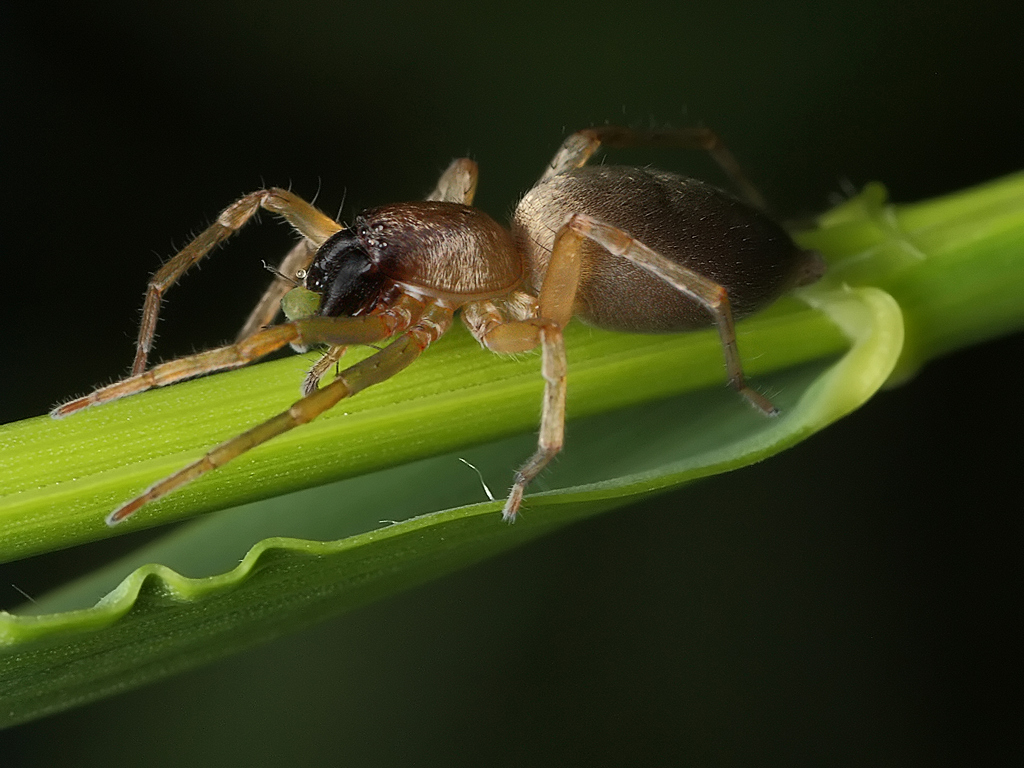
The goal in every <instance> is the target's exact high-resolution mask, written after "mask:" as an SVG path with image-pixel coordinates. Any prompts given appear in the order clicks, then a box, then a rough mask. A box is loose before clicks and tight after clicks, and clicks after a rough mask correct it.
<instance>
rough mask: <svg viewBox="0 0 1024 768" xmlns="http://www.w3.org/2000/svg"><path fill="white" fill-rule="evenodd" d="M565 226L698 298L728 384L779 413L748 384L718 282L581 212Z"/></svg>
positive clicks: (761, 406) (726, 300)
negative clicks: (710, 319)
mask: <svg viewBox="0 0 1024 768" xmlns="http://www.w3.org/2000/svg"><path fill="white" fill-rule="evenodd" d="M565 227H566V228H567V229H569V230H572V231H573V232H576V233H578V234H579V235H580V236H583V237H586V238H589V239H590V240H593V241H594V242H595V243H598V244H599V245H601V246H602V247H604V248H605V249H606V250H607V251H608V252H609V253H612V254H614V255H616V256H621V257H623V258H625V259H628V260H629V261H631V262H632V263H633V264H635V265H636V266H638V267H640V268H641V269H644V270H646V271H647V272H649V273H651V274H652V275H654V276H655V277H658V278H661V279H662V280H664V281H665V282H666V283H668V284H669V285H671V286H672V287H673V288H675V289H676V290H678V291H679V292H680V293H683V294H685V295H686V296H688V297H690V298H691V299H693V300H694V301H696V302H699V303H700V304H701V305H702V306H703V307H704V308H705V309H707V310H708V312H710V313H711V316H712V317H713V318H714V320H715V325H716V326H717V327H718V335H719V338H720V339H721V342H722V350H723V352H724V354H725V365H726V370H727V372H728V374H729V385H730V386H731V387H732V388H733V389H735V390H736V391H737V392H739V393H740V394H741V395H743V397H745V398H746V399H747V400H748V401H750V403H751V404H752V405H753V406H754V407H755V408H757V409H758V410H760V411H761V412H762V413H764V414H765V415H766V416H776V415H778V413H779V411H778V409H777V408H776V407H775V406H774V405H772V404H771V402H770V401H769V400H768V399H767V398H766V397H765V396H764V395H762V394H761V393H760V392H757V391H756V390H754V389H752V388H751V387H749V386H747V384H746V380H745V379H744V376H743V366H742V364H741V363H740V353H739V350H738V349H737V347H736V328H735V325H734V323H733V319H732V310H731V309H730V306H729V294H728V292H727V291H726V290H725V288H723V287H722V286H721V285H719V284H718V283H716V282H715V281H714V280H710V279H708V278H707V277H705V276H704V275H701V274H700V273H698V272H694V271H693V270H692V269H687V268H686V267H684V266H682V265H681V264H677V263H676V262H674V261H671V260H670V259H666V258H665V257H664V256H662V255H661V254H659V253H657V252H656V251H654V250H653V249H651V248H649V247H648V246H646V245H644V244H643V243H641V242H640V241H639V240H635V239H634V238H632V237H630V236H629V235H628V234H626V233H625V232H623V231H622V230H621V229H619V228H618V227H613V226H611V225H609V224H605V223H603V222H601V221H598V220H597V219H594V218H592V217H590V216H586V215H584V214H579V213H577V214H574V215H573V216H571V217H569V220H568V222H567V223H566V225H565Z"/></svg>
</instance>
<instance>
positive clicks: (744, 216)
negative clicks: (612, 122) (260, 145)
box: [52, 126, 823, 525]
mask: <svg viewBox="0 0 1024 768" xmlns="http://www.w3.org/2000/svg"><path fill="white" fill-rule="evenodd" d="M601 145H605V146H607V147H629V146H640V145H647V146H650V145H654V146H672V147H684V148H700V149H704V150H706V151H708V152H709V153H710V154H711V155H712V157H713V158H714V159H715V160H717V161H718V163H719V164H720V165H721V166H722V167H723V169H724V170H725V171H726V172H727V173H728V175H729V176H731V177H732V179H733V181H734V182H735V183H736V184H737V185H738V186H739V188H740V189H741V190H742V192H743V195H744V197H745V198H746V202H741V201H740V200H739V199H737V198H736V197H733V196H731V195H729V194H727V193H725V192H722V191H720V190H718V189H716V188H714V187H712V186H710V185H708V184H705V183H703V182H701V181H696V180H694V179H690V178H685V177H682V176H678V175H676V174H673V173H668V172H665V171H659V170H655V169H651V168H635V167H625V166H605V165H600V166H588V165H587V161H588V160H589V159H590V157H591V156H592V155H593V154H594V152H595V151H596V150H597V149H598V148H599V147H600V146H601ZM476 181H477V166H476V163H474V162H473V161H472V160H468V159H459V160H455V161H454V162H452V164H451V165H450V166H449V167H448V169H447V170H446V171H445V172H444V174H443V175H442V176H441V178H440V180H439V182H438V184H437V187H436V188H435V189H434V191H433V192H432V193H431V194H430V195H429V196H428V197H427V198H426V200H423V201H417V202H408V203H396V204H392V205H383V206H380V207H377V208H371V209H368V210H365V211H363V212H362V213H360V214H359V215H358V216H356V217H355V220H354V222H353V223H352V224H351V225H349V226H344V225H342V224H339V223H337V222H335V221H334V220H332V219H330V218H329V217H327V216H325V215H324V214H323V213H321V212H320V211H318V210H317V209H316V208H314V207H313V206H312V205H311V204H309V203H307V202H305V201H304V200H302V199H301V198H300V197H298V196H297V195H295V194H293V193H291V192H289V191H286V190H284V189H277V188H271V189H264V190H260V191H257V192H253V193H251V194H248V195H245V196H244V197H242V198H240V199H239V200H237V201H236V202H234V203H232V204H231V205H230V206H228V207H227V208H226V209H225V210H224V211H223V212H222V213H221V214H220V216H219V217H218V218H217V221H216V222H215V223H213V224H212V225H210V226H209V227H208V228H207V229H206V230H205V231H203V232H202V233H201V234H200V235H199V236H198V237H196V238H195V239H194V240H193V241H192V242H191V243H189V244H188V245H187V246H186V247H185V248H184V249H183V250H182V251H181V252H180V253H178V254H177V255H176V256H175V257H174V258H172V259H171V260H170V261H168V262H167V263H166V264H165V265H164V266H163V268H161V269H160V270H159V271H157V272H156V273H155V274H154V275H153V277H152V279H151V280H150V283H149V287H148V290H147V293H146V300H145V304H144V307H143V318H142V324H141V328H140V330H139V338H138V342H137V352H136V357H135V362H134V365H133V367H132V374H131V376H129V377H128V378H125V379H123V380H121V381H118V382H115V383H113V384H110V385H108V386H105V387H101V388H99V389H97V390H95V391H94V392H92V393H91V394H89V395H86V396H85V397H81V398H78V399H77V400H73V401H71V402H69V403H66V404H64V405H61V406H59V407H57V408H56V409H54V411H53V412H52V415H53V417H54V418H60V417H63V416H67V415H69V414H72V413H75V412H76V411H79V410H81V409H83V408H86V407H88V406H91V405H97V404H100V403H106V402H109V401H111V400H114V399H117V398H120V397H124V396H126V395H131V394H135V393H137V392H142V391H144V390H147V389H150V388H152V387H161V386H165V385H168V384H172V383H174V382H177V381H181V380H183V379H187V378H191V377H193V376H199V375H202V374H206V373H211V372H214V371H220V370H225V369H229V368H236V367H239V366H243V365H246V364H248V363H251V362H253V361H254V360H257V359H259V358H261V357H263V356H265V355H267V354H269V353H271V352H273V351H275V350H277V349H280V348H282V347H284V346H285V345H287V344H291V345H293V346H294V347H296V348H300V349H301V348H305V347H309V346H326V351H325V352H324V354H323V357H322V358H321V359H320V360H319V361H318V362H317V363H316V364H315V365H314V366H313V368H312V370H310V372H309V374H308V375H307V377H306V379H305V382H304V384H303V386H302V394H303V396H302V397H301V399H299V400H298V401H296V402H295V403H294V404H293V405H292V406H291V407H289V408H288V409H287V410H285V411H284V412H282V413H280V414H278V415H277V416H274V417H273V418H271V419H269V420H267V421H265V422H263V423H262V424H258V425H256V426H255V427H253V428H252V429H250V430H249V431H247V432H244V433H243V434H241V435H238V436H237V437H234V438H231V439H230V440H228V441H226V442H224V443H222V444H221V445H218V446H216V447H215V448H213V449H211V450H210V451H209V452H208V453H207V454H206V455H205V456H203V457H202V458H200V459H199V460H197V461H195V462H194V463H192V464H190V465H188V466H186V467H184V468H183V469H181V470H180V471H178V472H176V473H174V474H173V475H170V476H169V477H167V478H165V479H163V480H160V481H159V482H157V483H156V484H154V485H152V486H151V487H150V488H148V489H147V490H145V491H144V492H143V493H142V494H141V495H139V496H138V497H136V498H134V499H132V500H130V501H127V502H125V503H124V504H122V505H121V506H120V507H118V508H117V509H116V510H114V511H113V512H111V513H110V514H109V515H108V516H107V523H108V525H115V524H117V523H120V522H122V521H123V520H125V519H126V518H128V517H129V516H130V515H132V514H133V513H135V512H136V511H137V510H138V509H139V508H140V507H142V506H143V505H145V504H147V503H148V502H151V501H154V500H156V499H159V498H161V497H162V496H164V495H166V494H167V493H170V492H171V491H173V490H175V489H177V488H179V487H181V486H182V485H184V484H186V483H188V482H190V481H192V480H194V479H196V478H197V477H199V476H201V475H203V474H205V473H206V472H209V471H210V470H213V469H215V468H217V467H219V466H221V465H223V464H225V463H226V462H228V461H230V460H231V459H234V458H235V457H237V456H239V455H241V454H243V453H245V452H246V451H248V450H250V449H251V448H254V447H255V446H257V445H260V444H261V443H263V442H266V441H267V440H270V439H271V438H273V437H275V436H277V435H279V434H282V433H283V432H286V431H288V430H290V429H293V428H295V427H298V426H300V425H302V424H305V423H306V422H308V421H311V420H312V419H315V418H316V417H317V416H319V415H320V414H321V413H323V412H324V411H326V410H328V409H329V408H331V407H333V406H334V405H336V404H337V403H338V402H339V401H340V400H342V399H343V398H346V397H351V396H352V395H354V394H356V393H357V392H359V391H360V390H362V389H365V388H366V387H369V386H371V385H373V384H377V383H379V382H381V381H384V380H385V379H388V378H390V377H391V376H394V375H395V374H397V373H398V372H399V371H401V370H402V369H403V368H405V367H406V366H407V365H409V364H410V363H412V362H413V361H414V360H415V359H416V358H417V357H419V355H420V354H421V353H422V352H423V351H424V350H425V349H426V348H427V347H428V346H429V345H430V344H431V343H433V342H434V341H436V340H437V339H438V338H439V337H440V336H441V335H442V334H444V333H445V331H447V330H448V328H449V327H450V326H451V324H452V322H453V319H454V315H455V313H456V311H459V310H461V312H462V319H463V321H464V322H465V324H466V326H467V327H468V328H469V330H470V332H471V333H472V334H473V336H474V337H476V339H477V340H478V341H479V342H480V344H481V345H482V346H483V347H485V348H487V349H489V350H491V351H492V352H497V353H505V354H508V353H516V352H524V351H527V350H531V349H534V348H536V347H538V346H539V347H540V348H541V372H542V375H543V378H544V396H543V406H542V411H541V424H540V432H539V437H538V443H537V449H536V451H535V452H534V454H533V455H532V456H531V457H530V458H529V459H528V460H527V461H526V463H525V464H523V466H522V467H520V468H519V470H518V471H517V472H516V475H515V482H514V484H513V486H512V489H511V492H510V493H509V496H508V499H507V501H506V502H505V506H504V508H503V510H502V516H503V517H504V519H505V520H507V521H512V520H514V519H515V516H516V514H517V512H518V510H519V508H520V504H521V502H522V499H523V494H524V492H525V490H526V488H527V486H528V485H529V484H530V482H531V481H532V480H533V479H534V478H535V477H536V476H537V475H538V474H539V473H540V472H541V470H543V469H544V467H545V466H546V465H547V464H548V463H549V462H550V461H551V460H552V458H553V457H554V456H555V455H556V454H557V453H558V452H559V451H560V450H561V448H562V441H563V433H564V422H565V395H566V360H565V348H564V342H563V337H562V329H563V328H564V327H565V326H566V324H567V323H568V322H569V320H570V319H571V318H572V317H573V316H574V315H575V316H578V317H580V318H581V319H582V320H583V321H584V322H587V323H590V324H592V325H595V326H598V327H601V328H607V329H612V330H620V331H629V332H647V333H663V332H679V331H687V330H693V329H696V328H702V327H706V326H710V325H714V326H717V328H718V332H719V336H720V339H721V344H722V348H723V351H724V354H725V363H726V370H727V374H728V380H729V384H730V385H731V386H732V387H733V388H734V389H736V390H737V391H738V392H739V393H740V394H741V395H742V396H743V397H744V398H746V399H747V400H748V401H749V402H750V403H751V404H752V405H753V406H754V407H755V408H756V409H757V410H759V411H760V412H762V413H764V414H765V415H768V416H773V415H775V414H777V410H776V409H775V407H774V406H773V405H772V404H771V402H769V401H768V399H767V398H765V397H764V396H763V395H761V394H760V393H758V392H756V391H755V390H754V389H752V388H751V387H749V386H748V385H747V384H746V381H745V380H744V376H743V369H742V366H741V364H740V356H739V352H738V350H737V346H736V334H735V331H734V327H733V322H734V318H738V317H742V316H745V315H749V314H751V313H753V312H756V311H757V310H759V309H762V308H764V307H765V306H767V305H768V304H770V303H771V302H772V301H774V300H775V299H776V298H777V297H778V296H779V295H781V294H782V293H784V292H785V291H786V290H788V289H789V288H791V287H794V286H796V285H803V284H806V283H809V282H812V281H813V280H815V279H817V278H818V277H819V276H820V275H821V273H822V271H823V268H822V262H821V259H820V257H819V256H818V255H817V254H816V253H814V252H810V251H804V250H801V249H800V248H798V247H797V246H796V245H795V244H794V243H793V241H792V239H791V238H790V237H789V235H788V234H787V233H786V231H785V230H784V229H783V228H782V227H781V226H780V225H778V224H777V223H775V222H774V221H773V220H772V219H770V218H769V217H768V216H767V215H766V214H765V213H764V210H763V209H764V203H763V200H762V198H761V197H760V195H759V194H758V193H757V191H756V190H755V189H754V188H753V186H752V185H751V184H750V183H749V181H748V180H747V179H746V177H745V176H744V175H743V173H742V172H741V170H740V169H739V166H738V165H737V164H736V161H735V160H734V158H733V157H732V155H731V153H730V152H729V151H728V149H726V147H725V146H724V145H723V144H722V142H721V141H720V140H719V138H718V137H717V135H716V134H714V133H713V132H711V131H710V130H707V129H703V128H694V129H680V130H654V131H638V130H633V129H629V128H621V127H616V126H603V127H598V128H588V129H585V130H582V131H578V132H576V133H574V134H572V135H570V136H569V137H568V138H566V139H565V141H564V142H563V143H562V146H561V147H560V148H559V150H558V151H557V153H556V154H555V156H554V158H553V159H552V161H551V163H550V164H549V166H548V167H547V168H546V170H545V171H544V173H543V175H542V176H541V177H540V180H539V181H538V182H537V184H536V185H535V186H534V187H533V188H532V189H530V190H529V191H528V192H527V193H526V194H525V196H524V197H523V198H522V199H521V200H520V201H519V204H518V206H517V207H516V210H515V213H514V215H513V217H512V224H511V227H510V228H509V229H506V228H505V227H502V226H501V225H500V224H498V223H497V222H496V221H494V219H492V218H491V217H490V216H488V215H487V214H486V213H484V212H482V211H480V210H479V209H477V208H473V207H472V206H471V203H472V201H473V196H474V193H475V191H476ZM260 208H262V209H264V210H267V211H270V212H272V213H275V214H278V215H280V216H282V217H284V218H285V219H286V220H287V221H288V222H289V223H290V224H291V225H292V226H293V227H294V228H295V229H296V230H297V231H298V233H299V234H300V235H301V236H302V240H300V241H299V243H298V244H297V245H296V246H295V247H294V248H293V249H292V250H291V251H290V252H289V254H288V255H287V256H286V257H285V259H284V261H283V262H282V265H281V267H280V274H283V275H284V276H285V277H288V276H289V275H293V274H294V275H296V276H297V278H298V279H299V280H301V281H302V284H301V285H300V284H299V283H298V281H292V283H293V285H294V286H295V287H293V288H291V289H290V290H289V288H288V283H287V282H286V281H278V282H277V283H276V284H275V285H273V286H271V288H270V289H268V291H267V293H266V295H265V296H264V297H263V299H262V300H261V301H260V302H259V304H258V305H257V307H256V308H255V309H254V310H253V312H252V314H251V315H250V317H249V319H248V321H247V322H246V324H245V326H244V327H243V329H242V331H241V333H240V334H239V339H238V340H237V341H236V342H235V343H234V344H230V345H227V346H224V347H220V348H218V349H213V350H210V351H207V352H202V353H199V354H196V355H191V356H189V357H183V358H180V359H177V360H173V361H170V362H167V363H163V364H161V365H157V366H155V367H153V368H149V369H147V367H146V361H147V357H148V355H149V351H150V348H151V346H152V341H153V334H154V330H155V327H156V322H157V315H158V312H159V306H160V302H161V300H162V297H163V294H164V293H165V292H166V291H167V290H168V289H169V288H170V287H171V286H172V285H174V283H175V282H176V281H177V280H178V279H179V278H180V277H181V276H182V275H183V274H184V273H185V271H186V270H188V269H189V268H190V267H191V266H192V265H194V264H195V263H196V262H198V261H199V260H200V259H202V258H203V257H204V256H205V255H206V254H207V253H209V252H210V251H211V250H212V249H213V248H214V247H215V246H217V245H218V244H219V243H221V242H222V241H224V240H226V239H227V238H228V237H230V236H231V235H232V234H233V233H234V232H236V231H237V230H238V229H240V228H241V227H242V226H243V225H244V224H245V223H246V222H247V221H249V219H251V218H252V217H253V215H254V214H255V213H256V212H257V211H258V210H259V209H260ZM279 306H280V307H281V308H282V309H283V310H284V312H285V315H286V317H287V318H288V320H287V322H284V323H282V324H279V325H270V323H272V322H273V320H274V318H275V316H276V314H277V312H278V308H279ZM389 339H391V340H392V341H391V343H390V344H388V345H387V346H384V347H382V348H380V349H379V351H377V352H376V353H375V354H373V355H371V356H370V357H368V358H366V359H365V360H362V361H360V362H357V363H355V364H354V365H351V366H349V367H347V368H344V369H343V370H341V371H340V372H339V373H338V374H337V376H336V377H335V378H334V379H333V380H332V381H331V382H330V383H329V384H326V385H325V386H323V387H321V386H320V379H321V378H322V377H323V376H324V375H325V374H326V372H327V371H328V370H329V369H330V368H331V367H332V365H335V364H336V363H337V361H338V360H339V358H340V357H341V354H342V352H343V351H344V349H345V347H346V346H348V345H353V344H366V345H377V344H380V343H382V342H385V341H387V340H389Z"/></svg>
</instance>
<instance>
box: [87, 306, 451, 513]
mask: <svg viewBox="0 0 1024 768" xmlns="http://www.w3.org/2000/svg"><path fill="white" fill-rule="evenodd" d="M352 319H359V318H352ZM299 322H302V321H299ZM451 322H452V312H451V310H449V309H447V308H444V307H439V306H437V305H430V306H428V307H427V309H426V311H425V312H423V315H422V317H421V318H420V319H419V321H418V322H417V323H416V325H414V326H413V327H411V328H410V329H409V330H408V331H406V332H405V333H403V334H402V335H401V336H399V337H398V338H397V339H396V340H395V341H393V342H392V343H391V344H389V345H388V346H386V347H385V348H384V349H382V350H381V351H380V352H377V353H376V354H374V355H371V356H370V357H368V358H366V359H365V360H360V361H359V362H358V363H356V364H355V365H352V366H350V367H349V368H346V369H345V370H343V371H342V372H341V373H339V374H338V376H337V377H336V378H335V379H334V381H332V382H331V383H330V384H328V385H327V386H325V387H324V388H323V389H318V390H315V391H314V392H311V393H310V394H308V395H306V396H305V397H303V398H302V399H300V400H298V401H296V402H295V403H293V404H292V406H291V407H290V408H288V410H286V411H283V412H282V413H279V414H278V415H277V416H274V417H273V418H270V419H268V420H267V421H265V422H263V423H262V424H258V425H257V426H255V427H253V428H252V429H250V430H248V431H246V432H243V433H242V434H241V435H238V436H237V437H233V438H231V439H230V440H227V441H225V442H223V443H221V444H220V445H218V446H217V447H216V448H213V449H212V450H210V451H209V452H208V453H207V454H206V455H205V456H203V457H202V458H200V459H199V460H198V461H195V462H193V463H192V464H189V465H188V466H187V467H184V468H183V469H181V470H179V471H177V472H175V473H174V474H173V475H171V476H169V477H166V478H164V479H163V480H161V481H159V482H158V483H155V484H154V485H152V486H150V487H149V488H148V489H146V490H145V491H144V492H143V493H142V494H140V495H139V496H137V497H136V498H134V499H132V500H131V501H128V502H126V503H125V504H122V505H121V506H120V507H118V508H117V509H115V510H114V511H113V512H111V513H110V514H109V515H108V516H107V525H111V526H113V525H117V524H118V523H121V522H123V521H124V520H126V519H127V518H128V517H130V516H131V515H132V514H134V513H135V512H136V511H138V510H139V509H140V508H141V507H142V506H144V505H145V504H148V503H149V502H151V501H155V500H157V499H159V498H161V497H163V496H166V495H167V494H168V493H170V492H171V491H174V490H176V489H178V488H180V487H182V486H183V485H186V484H187V483H190V482H192V481H193V480H195V479H196V478H198V477H202V476H203V475H205V474H206V473H207V472H209V471H211V470H214V469H216V468H217V467H220V466H223V465H224V464H226V463H227V462H229V461H231V460H232V459H234V458H237V457H238V456H241V455H242V454H243V453H245V452H246V451H249V450H251V449H253V448H255V447H256V446H258V445H261V444H263V443H265V442H267V441H268V440H270V439H271V438H274V437H277V436H278V435H280V434H283V433H284V432H288V431H289V430H292V429H294V428H295V427H298V426H300V425H302V424H306V423H308V422H310V421H312V420H313V419H315V418H316V417H317V416H319V415H320V414H322V413H323V412H324V411H326V410H328V409H330V408H332V407H334V406H335V405H336V404H337V403H338V402H339V401H340V400H342V399H344V398H346V397H351V396H352V395H354V394H356V393H357V392H360V391H361V390H364V389H366V388H367V387H369V386H372V385H374V384H378V383H380V382H382V381H384V380H386V379H389V378H391V377H392V376H394V375H395V374H396V373H398V372H399V371H401V370H402V369H403V368H406V367H407V366H408V365H410V364H411V363H412V362H413V361H414V360H416V358H418V357H419V356H420V354H421V353H422V352H423V350H424V349H426V348H427V347H428V346H429V345H430V344H432V343H433V342H434V341H436V340H437V339H438V338H440V337H441V335H442V334H444V332H445V331H447V330H448V328H449V327H450V326H451ZM278 327H281V326H278ZM154 370H155V369H154Z"/></svg>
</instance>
